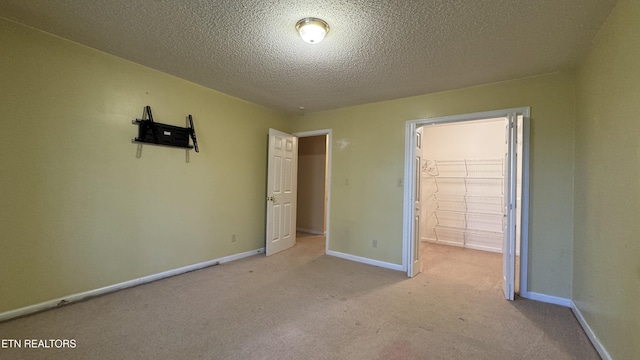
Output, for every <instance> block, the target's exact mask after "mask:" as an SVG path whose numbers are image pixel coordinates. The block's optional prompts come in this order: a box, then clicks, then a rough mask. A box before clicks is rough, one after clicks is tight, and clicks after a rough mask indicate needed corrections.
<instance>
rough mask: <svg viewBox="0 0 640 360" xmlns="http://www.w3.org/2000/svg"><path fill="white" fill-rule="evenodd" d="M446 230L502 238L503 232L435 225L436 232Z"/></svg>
mask: <svg viewBox="0 0 640 360" xmlns="http://www.w3.org/2000/svg"><path fill="white" fill-rule="evenodd" d="M438 229H440V230H447V231H451V232H455V233H460V234H466V235H480V236H493V237H500V238H502V235H503V232H498V231H486V230H472V229H460V228H456V227H449V226H443V225H436V230H438Z"/></svg>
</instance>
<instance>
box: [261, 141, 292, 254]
mask: <svg viewBox="0 0 640 360" xmlns="http://www.w3.org/2000/svg"><path fill="white" fill-rule="evenodd" d="M297 168H298V138H297V137H295V136H293V135H290V134H287V133H283V132H281V131H278V130H274V129H269V157H268V166H267V235H266V254H267V256H269V255H273V254H275V253H278V252H280V251H282V250H286V249H288V248H290V247H292V246H293V245H295V244H296V198H297V191H296V187H297V175H298V169H297Z"/></svg>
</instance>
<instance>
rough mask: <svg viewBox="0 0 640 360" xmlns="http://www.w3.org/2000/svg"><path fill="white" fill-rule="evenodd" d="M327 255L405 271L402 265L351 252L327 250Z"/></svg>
mask: <svg viewBox="0 0 640 360" xmlns="http://www.w3.org/2000/svg"><path fill="white" fill-rule="evenodd" d="M327 255H331V256H335V257H339V258H342V259H346V260H351V261H355V262H359V263H363V264H367V265H373V266H378V267H382V268H386V269H391V270H398V271H406V270H405V269H403V268H402V265H398V264H392V263H388V262H384V261H379V260H373V259H369V258H365V257H360V256H355V255H351V254H345V253H341V252H338V251H333V250H327Z"/></svg>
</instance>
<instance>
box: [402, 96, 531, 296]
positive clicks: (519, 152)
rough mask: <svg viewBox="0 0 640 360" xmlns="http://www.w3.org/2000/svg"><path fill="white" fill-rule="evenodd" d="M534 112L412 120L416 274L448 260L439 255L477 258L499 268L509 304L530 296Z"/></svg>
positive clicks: (412, 269)
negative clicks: (531, 126)
mask: <svg viewBox="0 0 640 360" xmlns="http://www.w3.org/2000/svg"><path fill="white" fill-rule="evenodd" d="M528 113H529V109H528V108H522V109H508V110H502V111H492V112H485V113H476V114H468V115H460V116H452V117H444V118H437V119H429V120H416V121H410V122H408V123H407V152H406V153H407V155H406V157H407V158H406V159H405V165H407V166H406V170H405V171H406V172H405V175H406V179H407V180H408V181H406V182H405V184H406V185H407V188H405V232H404V246H405V250H406V251H405V259H406V260H407V262H406V264H407V271H408V275H409V276H415V275H417V274H418V273H419V272H421V270H422V269H429V266H434V264H435V263H436V261H434V260H436V259H437V260H438V261H442V259H438V258H437V257H434V256H442V258H444V256H445V255H437V254H447V256H449V255H451V256H452V258H460V256H462V258H465V257H466V258H467V259H469V256H472V257H473V256H475V258H472V260H473V261H475V262H478V261H486V262H487V263H486V266H487V268H489V267H491V266H493V268H495V269H496V271H495V280H496V282H497V281H500V280H502V282H503V292H504V295H505V297H506V298H507V299H508V300H513V298H514V294H515V293H516V292H519V293H523V292H526V266H527V262H526V242H527V236H526V234H527V232H528V229H527V226H528V222H527V219H528V211H527V209H528V191H527V188H528V186H527V184H528V171H527V169H528V161H527V156H528V142H527V141H525V137H528ZM466 249H472V250H466ZM479 251H482V252H479ZM474 254H475V255H474ZM481 259H486V260H481ZM520 259H523V260H522V261H521V260H520ZM451 261H454V260H451ZM479 265H480V266H482V264H479ZM454 268H455V267H454ZM500 268H501V270H502V271H500ZM520 269H523V271H520ZM489 275H490V276H493V275H491V273H489ZM501 278H502V279H501ZM518 280H519V281H518ZM518 285H519V288H518Z"/></svg>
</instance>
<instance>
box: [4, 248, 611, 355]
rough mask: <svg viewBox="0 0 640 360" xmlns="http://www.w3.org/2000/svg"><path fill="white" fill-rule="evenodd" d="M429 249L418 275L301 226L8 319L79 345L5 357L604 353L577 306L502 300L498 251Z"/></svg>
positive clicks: (7, 327) (19, 335) (24, 331)
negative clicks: (268, 246)
mask: <svg viewBox="0 0 640 360" xmlns="http://www.w3.org/2000/svg"><path fill="white" fill-rule="evenodd" d="M425 251H426V253H425V256H424V258H425V264H426V265H425V267H424V273H423V274H420V275H419V276H417V277H416V278H413V279H408V278H407V277H406V275H405V274H404V273H402V272H398V271H393V270H387V269H382V268H377V267H372V266H368V265H364V264H360V263H355V262H351V261H347V260H343V259H339V258H335V257H331V256H326V255H324V239H323V238H322V237H318V236H301V237H300V238H299V239H298V244H297V245H296V246H295V247H294V248H292V249H290V250H287V251H285V252H283V253H280V254H276V255H274V256H271V257H268V258H267V257H265V256H261V255H260V256H253V257H250V258H246V259H242V260H238V261H235V262H231V263H227V264H223V265H219V266H214V267H211V268H207V269H203V270H199V271H196V272H192V273H188V274H184V275H180V276H176V277H173V278H169V279H165V280H161V281H157V282H154V283H151V284H146V285H142V286H138V287H135V288H131V289H127V290H123V291H120V292H117V293H112V294H109V295H105V296H102V297H98V298H95V299H92V300H89V301H85V302H81V303H76V304H72V305H68V306H65V307H62V308H58V309H54V310H50V311H46V312H43V313H39V314H35V315H32V316H28V317H24V318H20V319H14V320H11V321H7V322H4V323H0V338H2V339H73V340H75V343H76V347H75V348H73V349H70V348H67V349H25V348H20V349H3V348H0V359H48V360H53V359H156V360H157V359H242V360H246V359H366V360H370V359H381V360H382V359H385V360H389V359H492V360H493V359H554V360H557V359H584V360H588V359H599V357H598V355H597V353H596V352H595V350H594V349H593V347H592V346H591V344H590V343H589V341H588V339H587V337H586V335H585V334H584V333H583V331H582V329H581V328H580V326H579V325H578V322H577V321H576V319H575V318H574V317H573V314H572V313H571V310H569V309H567V308H563V307H560V306H555V305H549V304H544V303H539V302H534V301H529V300H523V299H518V300H517V301H515V302H508V301H506V300H504V299H503V296H502V290H501V285H500V275H499V271H500V259H499V255H498V264H497V270H496V266H495V265H493V264H491V261H492V260H491V258H493V259H495V258H496V255H497V254H491V253H484V252H478V251H474V250H468V249H458V248H451V247H446V246H441V245H440V246H438V245H430V246H429V247H428V248H427V249H426V250H425ZM486 255H489V256H487V257H488V258H489V260H487V261H485V260H484V257H485V256H486ZM496 271H498V275H497V276H496V274H495V272H496Z"/></svg>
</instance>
